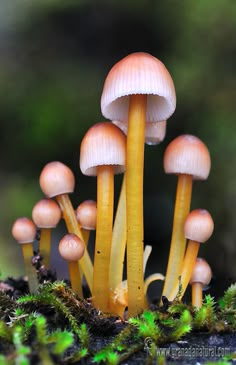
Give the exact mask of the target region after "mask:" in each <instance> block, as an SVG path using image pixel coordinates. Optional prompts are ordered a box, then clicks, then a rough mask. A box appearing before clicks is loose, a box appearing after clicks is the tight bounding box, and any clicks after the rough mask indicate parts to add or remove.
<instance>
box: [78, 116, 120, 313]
mask: <svg viewBox="0 0 236 365" xmlns="http://www.w3.org/2000/svg"><path fill="white" fill-rule="evenodd" d="M125 147H126V138H125V135H124V133H123V132H122V131H121V130H120V129H119V128H118V127H117V126H115V125H114V124H112V123H108V122H102V123H97V124H95V125H93V126H92V127H91V128H90V129H89V130H88V131H87V133H86V134H85V136H84V138H83V140H82V143H81V149H80V169H81V171H82V173H83V174H84V175H88V176H97V225H96V242H95V254H94V275H93V292H92V293H93V302H94V304H95V305H96V306H97V307H98V308H99V309H100V310H102V311H108V306H109V264H110V251H111V240H112V224H113V205H114V174H117V173H121V172H123V171H124V170H125Z"/></svg>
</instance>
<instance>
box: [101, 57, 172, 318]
mask: <svg viewBox="0 0 236 365" xmlns="http://www.w3.org/2000/svg"><path fill="white" fill-rule="evenodd" d="M175 105H176V96H175V89H174V84H173V81H172V78H171V76H170V74H169V72H168V71H167V69H166V67H165V66H164V64H163V63H162V62H161V61H159V60H158V59H157V58H155V57H153V56H152V55H150V54H148V53H144V52H137V53H132V54H130V55H128V56H127V57H125V58H123V59H122V60H121V61H119V62H118V63H116V64H115V65H114V66H113V67H112V69H111V70H110V72H109V73H108V75H107V78H106V80H105V83H104V88H103V92H102V97H101V110H102V114H103V115H104V116H105V117H106V118H108V119H110V120H117V121H121V122H128V133H127V161H126V202H127V280H128V297H129V315H130V316H133V315H136V314H137V313H140V312H141V311H142V310H143V308H144V302H145V300H144V280H143V274H142V273H143V267H142V265H143V168H144V141H145V123H146V122H157V121H161V120H166V119H167V118H169V117H170V116H171V115H172V113H173V112H174V110H175Z"/></svg>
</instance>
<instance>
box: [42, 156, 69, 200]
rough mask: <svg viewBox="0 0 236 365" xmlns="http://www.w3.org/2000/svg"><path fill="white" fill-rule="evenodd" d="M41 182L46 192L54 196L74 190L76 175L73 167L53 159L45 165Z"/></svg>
mask: <svg viewBox="0 0 236 365" xmlns="http://www.w3.org/2000/svg"><path fill="white" fill-rule="evenodd" d="M39 184H40V187H41V189H42V191H43V192H44V194H45V195H46V196H47V197H49V198H53V197H54V196H57V195H61V194H68V193H72V192H73V191H74V187H75V177H74V174H73V172H72V171H71V169H70V168H69V167H68V166H66V165H64V164H63V163H62V162H59V161H53V162H49V163H48V164H47V165H45V166H44V168H43V170H42V172H41V175H40V178H39Z"/></svg>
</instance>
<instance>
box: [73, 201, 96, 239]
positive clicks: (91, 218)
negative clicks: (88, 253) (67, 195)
mask: <svg viewBox="0 0 236 365" xmlns="http://www.w3.org/2000/svg"><path fill="white" fill-rule="evenodd" d="M75 215H76V218H77V221H78V222H79V224H80V226H81V229H82V234H83V238H84V243H85V245H87V243H88V241H89V234H90V231H94V230H95V229H96V221H97V202H95V201H94V200H85V201H83V202H82V203H81V204H80V205H79V206H78V207H77V208H76V210H75Z"/></svg>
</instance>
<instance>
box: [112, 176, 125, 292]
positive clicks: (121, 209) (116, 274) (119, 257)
mask: <svg viewBox="0 0 236 365" xmlns="http://www.w3.org/2000/svg"><path fill="white" fill-rule="evenodd" d="M125 180H126V179H125V174H124V177H123V182H122V187H121V192H120V197H119V201H118V205H117V211H116V217H115V222H114V226H113V232H112V243H111V259H110V290H111V291H113V290H114V289H115V287H116V286H117V285H118V284H119V283H120V282H122V280H123V269H124V257H125V248H126V241H127V232H126V181H125Z"/></svg>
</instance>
